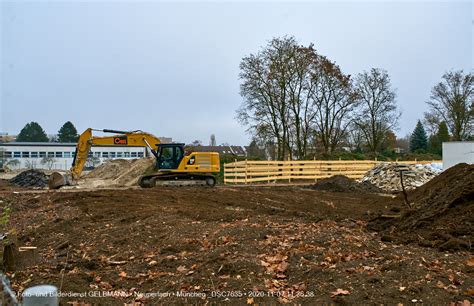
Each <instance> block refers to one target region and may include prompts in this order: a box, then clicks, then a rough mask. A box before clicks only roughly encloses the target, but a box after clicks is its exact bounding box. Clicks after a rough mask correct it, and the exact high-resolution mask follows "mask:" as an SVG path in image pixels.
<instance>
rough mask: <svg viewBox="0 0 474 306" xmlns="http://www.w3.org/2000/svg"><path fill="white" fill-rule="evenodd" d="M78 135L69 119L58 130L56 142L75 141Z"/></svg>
mask: <svg viewBox="0 0 474 306" xmlns="http://www.w3.org/2000/svg"><path fill="white" fill-rule="evenodd" d="M78 138H79V135H78V134H77V130H76V127H75V126H74V124H72V122H71V121H67V122H66V123H64V124H63V126H62V127H61V128H60V129H59V131H58V142H77V139H78Z"/></svg>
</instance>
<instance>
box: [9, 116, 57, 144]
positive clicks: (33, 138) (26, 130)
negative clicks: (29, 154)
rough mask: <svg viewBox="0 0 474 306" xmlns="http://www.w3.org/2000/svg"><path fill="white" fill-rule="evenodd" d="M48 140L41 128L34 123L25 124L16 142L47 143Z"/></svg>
mask: <svg viewBox="0 0 474 306" xmlns="http://www.w3.org/2000/svg"><path fill="white" fill-rule="evenodd" d="M48 140H49V138H48V136H46V133H45V132H44V130H43V128H42V127H41V126H40V125H39V124H38V123H37V122H34V121H32V122H30V123H27V124H26V125H25V126H24V127H23V129H22V130H21V131H20V134H18V137H17V138H16V141H18V142H47V141H48Z"/></svg>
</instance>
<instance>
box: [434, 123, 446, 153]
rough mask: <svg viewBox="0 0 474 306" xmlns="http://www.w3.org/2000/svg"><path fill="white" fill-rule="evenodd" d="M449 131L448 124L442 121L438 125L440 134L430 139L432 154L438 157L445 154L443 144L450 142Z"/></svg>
mask: <svg viewBox="0 0 474 306" xmlns="http://www.w3.org/2000/svg"><path fill="white" fill-rule="evenodd" d="M449 139H450V136H449V131H448V126H447V124H446V122H444V121H441V123H440V124H439V125H438V132H437V133H436V134H435V135H432V136H431V137H430V143H429V148H430V152H431V153H434V154H438V155H442V154H443V142H447V141H449Z"/></svg>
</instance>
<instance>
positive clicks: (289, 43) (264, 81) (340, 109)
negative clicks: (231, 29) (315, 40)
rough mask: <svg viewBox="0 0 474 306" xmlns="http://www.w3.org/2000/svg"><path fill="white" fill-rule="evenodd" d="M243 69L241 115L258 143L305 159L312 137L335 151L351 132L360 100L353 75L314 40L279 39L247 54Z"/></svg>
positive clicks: (283, 155)
mask: <svg viewBox="0 0 474 306" xmlns="http://www.w3.org/2000/svg"><path fill="white" fill-rule="evenodd" d="M240 71H241V72H240V75H239V76H240V79H241V80H242V83H241V86H240V89H241V90H240V94H241V96H242V97H243V98H244V102H243V104H242V106H241V107H240V109H239V110H238V111H237V113H238V118H239V120H240V121H241V123H242V124H244V125H247V126H248V127H249V130H250V131H252V132H253V136H254V137H257V138H258V139H259V142H262V143H274V144H275V145H276V147H277V158H278V159H280V160H281V159H285V158H287V157H291V158H296V159H301V158H304V157H305V156H307V152H308V147H309V144H310V143H311V142H312V141H313V139H317V140H318V141H319V142H320V143H321V144H322V147H323V148H324V150H325V151H326V152H331V151H333V150H334V149H335V148H336V147H337V146H338V144H339V143H340V142H341V141H342V139H343V138H344V137H345V136H346V135H345V134H346V131H347V128H348V125H349V123H350V121H351V111H352V110H353V108H354V107H355V105H356V104H357V101H356V100H354V99H353V97H352V96H351V82H350V79H349V76H346V75H344V74H343V73H342V72H341V70H340V68H339V67H338V66H337V65H336V64H334V63H333V62H331V61H330V60H328V59H327V58H326V57H324V56H322V55H320V54H318V53H317V52H316V50H315V49H314V46H313V45H312V44H310V45H309V46H307V47H305V46H302V45H299V44H298V43H297V41H296V40H295V38H293V37H283V38H274V39H273V40H271V41H270V42H269V43H268V45H267V46H265V47H264V48H263V50H262V51H260V52H259V53H257V54H251V55H250V56H247V57H245V58H243V59H242V62H241V64H240Z"/></svg>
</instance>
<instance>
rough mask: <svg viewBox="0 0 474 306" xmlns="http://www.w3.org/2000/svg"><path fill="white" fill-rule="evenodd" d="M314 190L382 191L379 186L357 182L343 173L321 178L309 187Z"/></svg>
mask: <svg viewBox="0 0 474 306" xmlns="http://www.w3.org/2000/svg"><path fill="white" fill-rule="evenodd" d="M310 188H311V189H315V190H325V191H332V192H357V193H366V192H375V193H380V192H383V190H381V189H380V188H377V187H376V186H374V185H372V184H370V183H368V182H363V183H359V182H356V181H354V180H353V179H350V178H348V177H347V176H344V175H335V176H332V177H329V178H325V179H322V180H320V181H318V182H317V183H316V184H314V185H312V186H311V187H310Z"/></svg>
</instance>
